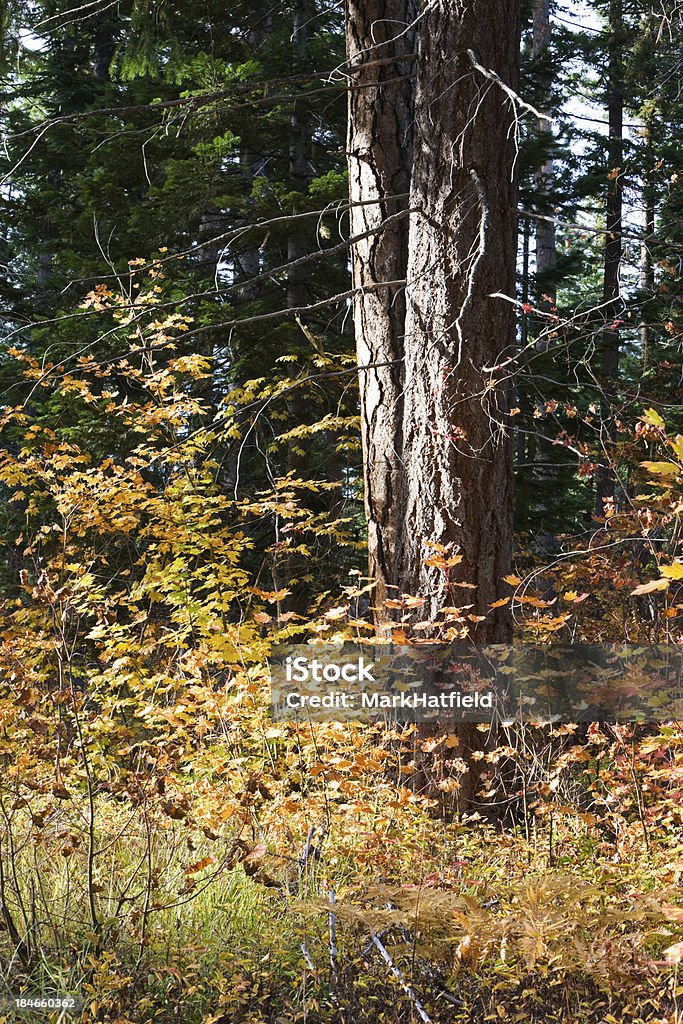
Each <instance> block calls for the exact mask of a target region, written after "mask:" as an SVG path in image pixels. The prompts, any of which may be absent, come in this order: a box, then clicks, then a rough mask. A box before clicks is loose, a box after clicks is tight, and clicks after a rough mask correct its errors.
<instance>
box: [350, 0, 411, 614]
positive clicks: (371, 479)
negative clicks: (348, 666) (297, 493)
mask: <svg viewBox="0 0 683 1024" xmlns="http://www.w3.org/2000/svg"><path fill="white" fill-rule="evenodd" d="M414 18H415V3H414V0H348V3H347V18H346V39H347V58H348V72H349V76H350V80H351V82H352V84H353V86H355V88H352V89H351V90H350V91H349V132H348V144H347V156H348V167H349V191H350V200H351V203H354V202H358V203H363V205H359V206H352V207H351V214H350V232H351V235H352V236H356V235H360V234H364V233H365V232H370V234H369V235H368V237H367V238H365V239H363V240H362V241H360V242H357V243H356V244H355V245H354V246H353V251H352V274H353V287H354V288H362V287H363V285H367V284H375V283H377V282H381V281H400V280H403V279H404V278H405V276H406V260H407V251H408V222H407V216H404V217H400V216H398V217H397V216H396V215H397V214H401V213H405V212H406V211H407V194H408V192H409V190H410V167H411V156H412V107H413V79H412V74H411V72H412V70H413V62H412V55H413V50H414V47H415V35H414V29H413V28H411V27H410V26H411V25H412V23H413V20H414ZM368 201H369V202H368ZM389 218H393V219H392V220H390V221H389V223H388V224H386V226H383V225H384V224H385V222H386V221H387V220H388V219H389ZM354 322H355V329H356V339H357V342H356V344H357V350H358V365H359V367H360V368H361V371H360V373H359V383H360V404H361V427H362V440H363V464H364V467H365V468H364V477H365V479H364V484H365V511H366V517H367V524H368V551H369V573H370V576H371V577H373V578H374V579H376V580H377V588H376V592H375V607H376V609H377V612H376V618H377V621H378V624H380V623H381V622H382V619H383V618H384V617H385V613H384V612H383V605H384V601H385V600H386V598H387V597H388V596H390V595H391V593H395V591H392V590H391V589H390V587H391V585H393V584H395V583H396V565H395V558H396V543H397V542H396V538H397V532H398V529H399V526H398V522H399V519H400V516H401V497H400V493H401V491H400V481H401V476H402V467H401V437H402V416H403V402H402V387H403V382H402V378H403V366H402V357H403V337H404V333H405V296H404V293H403V289H402V288H401V287H400V286H394V287H391V288H386V289H373V290H372V291H368V292H366V293H362V292H361V293H359V294H358V295H357V296H356V299H355V302H354ZM364 367H365V368H366V369H363V368H364Z"/></svg>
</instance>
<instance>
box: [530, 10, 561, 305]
mask: <svg viewBox="0 0 683 1024" xmlns="http://www.w3.org/2000/svg"><path fill="white" fill-rule="evenodd" d="M550 34H551V28H550V0H536V3H535V4H534V12H533V23H532V55H533V57H534V60H542V59H543V58H544V57H545V56H546V53H547V50H548V47H549V45H550ZM546 92H547V90H546ZM547 98H548V97H547V95H546V100H547ZM538 130H539V132H540V133H541V134H542V135H546V136H549V133H550V121H549V120H548V118H546V117H541V118H539V120H538ZM553 173H554V162H553V160H552V157H551V158H549V159H548V160H546V161H545V162H544V164H543V166H542V167H541V168H540V169H539V170H538V172H537V174H536V187H537V194H538V205H539V210H540V212H541V213H542V214H543V215H544V216H549V215H550V214H551V213H552V198H551V183H552V178H553ZM556 263H557V253H556V247H555V223H554V221H552V220H537V221H536V279H537V282H538V283H539V286H540V287H539V289H537V290H538V291H539V292H540V294H537V296H536V301H537V303H538V305H539V306H540V307H541V308H550V307H551V306H554V305H555V302H556V298H557V289H556V285H555V281H554V280H553V276H552V275H553V273H554V271H555V265H556Z"/></svg>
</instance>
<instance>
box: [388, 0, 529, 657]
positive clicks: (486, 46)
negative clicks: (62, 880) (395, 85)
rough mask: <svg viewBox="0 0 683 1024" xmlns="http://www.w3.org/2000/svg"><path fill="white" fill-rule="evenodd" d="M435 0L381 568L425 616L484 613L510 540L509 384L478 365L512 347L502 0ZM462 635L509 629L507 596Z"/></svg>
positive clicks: (509, 15)
mask: <svg viewBox="0 0 683 1024" xmlns="http://www.w3.org/2000/svg"><path fill="white" fill-rule="evenodd" d="M449 7H450V5H449V4H448V3H446V0H441V2H438V3H435V4H434V5H433V6H431V7H430V8H429V9H428V11H427V12H426V13H425V16H424V17H423V19H422V21H421V23H420V41H421V45H420V55H419V59H418V69H417V88H416V99H415V158H414V163H413V175H412V189H411V199H410V203H411V207H414V208H418V210H419V212H416V213H413V214H411V223H410V241H409V255H408V282H409V285H408V303H407V313H406V332H405V337H406V342H405V388H404V432H403V450H402V451H403V457H402V465H401V469H402V491H403V493H402V502H401V505H402V507H401V516H400V520H399V524H398V543H397V555H398V573H397V582H398V583H399V585H400V587H401V589H402V590H404V591H407V592H408V593H411V594H417V595H419V596H421V597H423V598H424V599H425V608H424V609H423V613H424V618H428V619H435V618H436V616H437V614H438V613H439V611H440V610H441V609H442V608H443V607H444V606H452V605H465V604H468V605H470V604H471V605H474V607H473V608H472V611H473V612H474V613H475V614H478V615H484V614H486V613H488V612H489V608H490V605H491V603H493V602H494V601H496V600H497V599H498V598H500V597H501V596H502V592H503V590H505V584H503V583H502V577H503V576H504V575H505V574H506V573H507V572H509V566H510V558H511V548H512V446H511V438H510V423H509V419H508V416H507V413H508V412H509V408H510V404H511V402H510V400H511V388H510V384H509V378H507V376H506V375H505V374H503V375H499V374H498V373H497V372H496V371H495V370H494V369H492V368H493V367H495V366H496V365H497V364H498V363H500V362H501V361H502V360H504V359H505V358H507V357H509V356H510V354H511V353H512V352H513V350H514V346H515V321H514V311H513V306H512V304H511V303H510V302H508V301H506V300H505V299H502V298H499V297H498V298H497V297H495V294H494V293H503V294H505V295H508V296H514V294H515V262H516V249H517V215H516V187H515V181H514V165H515V140H514V118H515V113H516V112H515V110H514V107H513V101H512V100H511V99H510V96H509V95H508V94H507V93H505V92H504V90H503V89H502V87H501V85H500V84H498V83H497V82H496V81H495V80H494V78H493V77H492V76H491V74H490V73H493V75H496V76H498V77H499V78H500V79H501V80H502V82H504V83H506V84H507V85H508V86H510V87H512V88H513V89H514V88H516V83H517V58H518V28H517V26H518V7H517V3H516V0H482V2H481V3H478V4H476V5H475V4H468V5H465V6H464V7H463V8H462V9H460V10H459V11H458V16H456V15H454V14H453V13H452V12H451V11H449ZM475 62H476V64H477V65H478V67H476V66H475ZM499 378H500V379H499ZM434 544H437V545H442V546H444V547H446V548H448V550H449V552H450V553H451V554H453V553H459V554H460V555H461V556H462V563H461V564H460V565H459V566H458V567H457V569H456V570H455V572H456V573H457V578H456V577H453V580H455V582H466V583H469V584H472V585H473V589H468V590H463V589H460V588H458V587H455V586H454V585H453V580H452V579H449V574H448V572H447V571H444V569H443V568H441V567H439V566H438V565H427V564H425V563H426V561H427V560H428V559H429V557H430V555H431V554H433V553H434V548H433V547H432V545H434ZM472 635H474V636H475V638H477V639H479V640H482V641H484V640H485V641H497V642H505V641H507V640H509V639H510V618H509V614H508V611H507V609H506V608H498V609H496V610H495V611H494V612H492V613H491V614H490V615H488V616H487V619H486V621H485V622H482V623H480V624H479V626H477V627H473V630H472Z"/></svg>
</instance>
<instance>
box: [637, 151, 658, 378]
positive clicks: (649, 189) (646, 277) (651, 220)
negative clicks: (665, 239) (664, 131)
mask: <svg viewBox="0 0 683 1024" xmlns="http://www.w3.org/2000/svg"><path fill="white" fill-rule="evenodd" d="M645 153H646V160H647V164H646V168H647V169H646V171H645V174H644V177H643V220H644V224H643V230H644V238H643V241H642V243H641V246H640V282H639V284H640V290H641V292H642V294H643V298H642V313H641V323H640V353H641V360H642V367H643V370H647V368H648V366H649V362H650V324H649V322H648V317H649V316H651V315H652V314H651V313H650V306H651V303H652V298H653V296H654V291H655V266H654V260H653V258H652V246H653V243H654V237H655V190H654V183H653V180H652V179H653V173H652V150H651V147H650V146H649V145H648V146H646V149H645Z"/></svg>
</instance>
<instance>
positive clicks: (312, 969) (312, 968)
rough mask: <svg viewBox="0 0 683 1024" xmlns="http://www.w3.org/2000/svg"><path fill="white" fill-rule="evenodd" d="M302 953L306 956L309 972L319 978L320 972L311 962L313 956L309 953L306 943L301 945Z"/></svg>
mask: <svg viewBox="0 0 683 1024" xmlns="http://www.w3.org/2000/svg"><path fill="white" fill-rule="evenodd" d="M301 952H302V953H303V955H304V960H305V961H306V966H307V967H308V969H309V971H310V972H311V974H315V976H316V977H317V976H318V972H317V971H316V969H315V964H314V963H313V961H312V960H311V954H310V953H309V952H308V950H307V948H306V943H305V942H302V943H301Z"/></svg>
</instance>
